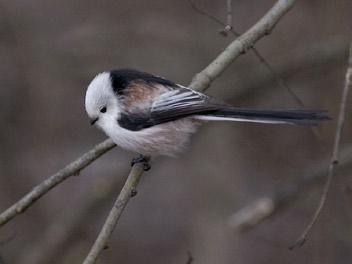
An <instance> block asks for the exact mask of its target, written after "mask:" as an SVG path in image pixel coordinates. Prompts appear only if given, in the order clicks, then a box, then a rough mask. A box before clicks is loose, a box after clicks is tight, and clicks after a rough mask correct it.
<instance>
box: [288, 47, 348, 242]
mask: <svg viewBox="0 0 352 264" xmlns="http://www.w3.org/2000/svg"><path fill="white" fill-rule="evenodd" d="M351 87H352V42H351V44H350V55H349V59H348V66H347V72H346V79H345V85H344V87H343V90H342V97H341V103H340V111H339V117H338V120H337V126H336V132H335V140H334V147H333V151H332V156H331V160H330V164H329V170H328V175H327V178H326V182H325V186H324V190H323V193H322V195H321V198H320V202H319V205H318V207H317V209H316V211H315V212H314V214H313V217H312V219H311V221H310V222H309V224H308V225H307V227H306V228H305V229H304V231H303V233H302V234H301V236H300V237H299V238H298V239H297V240H296V242H295V243H294V244H293V245H292V246H290V249H294V248H296V247H297V246H299V247H301V246H302V245H303V244H304V243H305V242H306V240H307V236H308V234H309V232H310V230H311V229H312V227H313V226H314V224H315V223H316V221H317V219H318V217H319V215H320V213H321V211H322V209H323V207H324V205H325V202H326V199H327V196H328V193H329V190H330V186H331V182H332V179H333V177H334V174H335V170H336V167H337V165H338V163H339V149H340V142H341V133H342V129H343V125H344V122H345V116H346V108H347V99H348V93H349V90H350V89H351Z"/></svg>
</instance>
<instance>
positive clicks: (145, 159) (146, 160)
mask: <svg viewBox="0 0 352 264" xmlns="http://www.w3.org/2000/svg"><path fill="white" fill-rule="evenodd" d="M149 161H150V157H148V156H144V155H142V154H140V155H139V156H138V157H135V158H133V159H132V161H131V167H133V166H134V165H135V164H137V163H143V169H144V170H145V171H148V170H150V168H151V166H150V164H149Z"/></svg>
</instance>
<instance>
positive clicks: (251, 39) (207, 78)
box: [84, 0, 295, 264]
mask: <svg viewBox="0 0 352 264" xmlns="http://www.w3.org/2000/svg"><path fill="white" fill-rule="evenodd" d="M294 2H295V1H294V0H279V1H278V2H277V3H276V4H275V5H274V6H273V7H272V8H271V9H270V10H269V12H268V13H267V14H266V15H265V16H264V17H263V18H262V19H261V20H259V22H258V23H257V24H255V25H254V26H253V27H252V28H251V29H249V30H248V31H247V32H246V33H245V34H243V35H242V36H241V37H240V38H238V39H236V40H235V41H233V42H232V43H231V44H230V45H229V46H228V47H227V48H226V49H225V51H223V52H222V53H220V55H219V56H218V57H217V58H216V59H215V60H214V61H213V62H211V63H210V64H209V66H207V67H206V68H205V69H204V70H203V71H202V72H200V73H198V74H197V75H196V76H195V78H193V80H192V82H191V84H190V87H192V88H193V89H197V90H205V89H207V88H208V87H209V85H210V83H211V82H212V81H213V80H214V79H216V78H217V77H218V76H219V75H221V73H222V72H223V71H224V70H225V69H226V68H227V66H228V65H229V64H230V63H231V62H232V61H233V60H235V59H236V58H237V57H238V56H239V55H241V54H242V53H243V52H244V51H246V50H247V49H248V47H251V46H253V45H254V43H255V42H256V41H257V40H259V39H260V38H261V37H263V36H264V35H266V34H267V33H268V31H271V30H272V29H273V27H274V26H275V25H276V23H277V22H278V21H279V19H280V18H281V17H282V16H283V15H284V14H285V13H287V12H288V10H289V9H290V8H291V7H292V6H293V3H294ZM134 167H135V166H133V168H132V171H131V173H130V176H129V177H128V179H127V181H129V179H130V177H136V178H137V179H138V180H139V177H141V174H142V173H143V170H138V174H137V175H134V174H135V173H133V171H134ZM131 174H132V176H131ZM138 180H137V181H136V185H137V183H138ZM136 185H135V186H133V187H134V188H136ZM130 187H131V186H130ZM124 188H125V187H124ZM124 188H123V189H122V191H121V193H120V195H119V198H118V199H117V201H116V203H117V202H118V201H119V200H120V196H121V195H122V197H124V196H123V194H122V192H126V191H131V190H132V189H131V188H127V189H126V190H124ZM129 194H130V193H129ZM127 202H128V200H127V201H126V203H127ZM116 203H115V205H114V207H113V208H112V209H111V212H110V214H109V216H108V218H107V219H106V222H105V224H104V226H103V229H102V230H101V232H100V234H99V236H98V238H97V240H96V241H95V243H94V245H93V247H92V248H91V250H90V252H89V254H88V256H87V258H86V260H85V261H84V264H92V263H95V261H96V259H97V257H98V256H99V254H100V253H101V251H102V250H103V249H104V247H105V245H106V244H107V241H108V239H109V237H110V235H111V233H112V232H113V229H114V228H115V226H116V223H117V221H118V218H119V217H120V215H121V213H122V210H123V208H124V207H125V205H126V204H124V205H123V208H122V209H121V210H119V211H117V210H116V208H115V207H116Z"/></svg>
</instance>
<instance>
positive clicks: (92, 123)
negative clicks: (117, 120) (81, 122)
mask: <svg viewBox="0 0 352 264" xmlns="http://www.w3.org/2000/svg"><path fill="white" fill-rule="evenodd" d="M98 119H99V117H97V118H94V119H91V120H90V124H91V125H94V124H95V122H97V121H98Z"/></svg>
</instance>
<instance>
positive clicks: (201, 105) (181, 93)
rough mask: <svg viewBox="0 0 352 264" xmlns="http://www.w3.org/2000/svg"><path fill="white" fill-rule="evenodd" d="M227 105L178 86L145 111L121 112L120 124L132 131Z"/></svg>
mask: <svg viewBox="0 0 352 264" xmlns="http://www.w3.org/2000/svg"><path fill="white" fill-rule="evenodd" d="M224 107H226V105H225V104H222V103H220V102H218V101H216V100H214V99H213V98H211V97H208V96H207V95H205V94H202V93H199V92H196V91H194V90H192V89H189V88H186V87H178V88H176V89H173V90H171V91H168V92H165V93H162V94H161V95H159V96H157V97H156V98H155V99H154V101H153V103H152V104H151V107H150V108H149V109H145V111H135V112H132V113H131V112H130V113H126V114H121V115H120V118H119V120H118V122H119V125H120V126H121V127H123V128H126V129H128V130H132V131H138V130H141V129H143V128H148V127H152V126H155V125H158V124H162V123H165V122H170V121H174V120H177V119H180V118H184V117H187V116H192V115H197V114H207V113H211V112H214V111H216V110H219V109H222V108H224Z"/></svg>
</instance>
